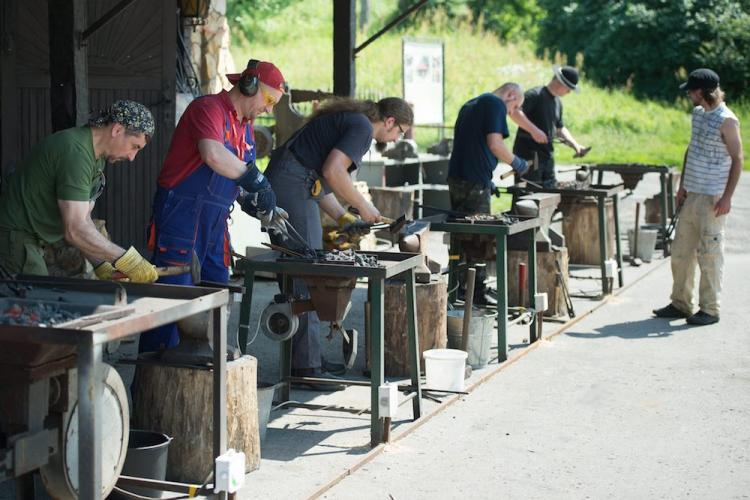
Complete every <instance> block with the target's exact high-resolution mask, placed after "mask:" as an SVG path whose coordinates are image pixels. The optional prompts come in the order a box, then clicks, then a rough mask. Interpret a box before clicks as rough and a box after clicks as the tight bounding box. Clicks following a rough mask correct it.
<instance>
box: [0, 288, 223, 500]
mask: <svg viewBox="0 0 750 500" xmlns="http://www.w3.org/2000/svg"><path fill="white" fill-rule="evenodd" d="M14 283H15V284H16V285H21V286H25V287H28V291H27V292H26V298H28V299H36V300H52V301H55V302H57V303H59V304H60V306H61V307H63V306H64V305H65V304H101V303H102V300H103V297H105V296H106V295H107V294H109V295H112V293H113V291H114V293H115V294H117V289H119V290H124V292H125V295H126V297H127V302H126V304H124V305H127V306H128V307H130V308H132V309H133V311H132V312H129V313H128V314H127V315H124V316H122V317H116V318H115V319H111V320H103V321H100V322H96V323H94V324H91V325H86V326H84V327H82V328H80V329H64V328H54V327H49V328H43V327H34V326H0V346H2V347H3V348H6V349H14V348H16V346H19V344H20V345H21V347H23V345H24V344H37V345H43V346H48V347H49V348H54V347H55V346H71V347H74V348H75V354H76V357H77V362H76V363H77V368H78V428H79V429H87V432H79V433H78V464H77V471H78V475H79V481H78V485H79V498H87V499H88V498H91V499H97V498H101V491H102V478H101V476H102V465H101V464H102V450H101V446H100V443H102V442H104V441H103V439H102V438H103V436H102V420H101V401H100V398H99V397H91V395H93V394H102V391H103V387H102V381H101V379H100V377H99V376H98V375H97V374H98V373H99V372H100V371H101V365H102V363H103V361H102V349H103V346H104V344H106V343H107V342H113V341H116V340H121V339H125V338H128V337H132V336H134V335H136V334H138V333H140V332H143V331H146V330H149V329H151V328H155V327H158V326H161V325H165V324H168V323H173V322H175V321H177V320H180V319H183V318H186V317H189V316H193V315H195V314H199V313H204V312H207V311H210V312H211V314H212V316H213V332H212V333H213V345H214V360H213V389H214V396H213V418H214V432H213V455H214V458H215V457H218V456H219V455H221V454H223V453H224V452H225V451H226V449H227V429H226V420H227V401H226V383H225V382H226V354H225V353H226V345H227V337H226V314H225V313H224V310H225V308H226V307H227V303H228V301H229V292H228V291H227V290H216V289H213V288H210V289H209V288H199V287H186V286H174V285H146V284H135V283H123V284H116V283H112V282H101V281H92V280H82V279H72V278H53V277H46V276H44V277H38V276H22V277H19V278H18V279H17V280H15V281H14ZM82 319H85V317H84V318H82ZM3 368H7V367H2V366H0V373H2V372H3ZM71 472H72V473H74V472H73V471H71ZM120 481H121V484H122V483H125V482H126V481H123V480H122V479H121V480H120ZM153 483H154V484H155V483H156V482H153ZM164 484H165V485H166V484H167V483H164ZM152 486H153V484H152ZM219 497H220V498H226V493H221V494H219Z"/></svg>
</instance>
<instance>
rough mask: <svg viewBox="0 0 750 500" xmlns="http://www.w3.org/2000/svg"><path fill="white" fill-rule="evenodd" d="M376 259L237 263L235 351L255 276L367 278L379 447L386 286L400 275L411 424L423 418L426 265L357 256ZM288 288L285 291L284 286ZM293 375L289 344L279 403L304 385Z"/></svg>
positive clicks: (411, 259)
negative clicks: (421, 327)
mask: <svg viewBox="0 0 750 500" xmlns="http://www.w3.org/2000/svg"><path fill="white" fill-rule="evenodd" d="M358 253H361V254H367V255H374V256H376V257H377V258H378V261H379V262H380V263H381V264H383V266H384V267H365V266H354V265H346V264H336V263H317V262H316V263H310V262H295V261H278V260H277V259H278V258H279V257H280V254H279V253H278V252H268V253H265V254H261V255H258V256H254V257H250V258H247V259H243V260H240V262H239V263H238V267H239V268H240V269H241V270H242V271H244V273H245V293H244V294H243V296H242V303H241V305H240V326H239V345H240V349H241V350H242V351H243V353H244V351H245V350H246V348H247V337H248V333H249V328H250V326H249V323H250V310H251V307H252V301H253V284H254V283H255V273H257V272H263V271H265V272H271V273H276V274H278V275H283V276H284V277H285V278H286V279H287V280H286V281H288V279H290V278H297V277H299V276H328V277H337V278H365V279H367V297H368V299H367V300H368V301H369V303H370V305H371V306H370V307H371V311H372V313H371V317H370V325H369V328H370V343H369V345H368V349H370V365H371V370H370V371H371V373H370V383H369V385H370V412H371V419H370V443H371V445H372V446H373V447H374V446H377V445H378V444H380V443H381V442H382V440H383V427H382V423H381V422H380V413H379V408H378V387H379V386H380V385H382V384H383V383H384V382H385V375H384V353H383V343H384V331H383V326H384V323H383V322H384V311H383V301H384V294H385V280H386V279H388V278H392V277H395V276H398V275H403V276H404V277H405V278H406V318H407V324H408V344H409V346H408V348H409V360H410V361H411V362H410V365H411V366H410V375H411V385H412V388H414V389H415V390H414V391H413V392H412V393H411V394H409V395H408V396H407V397H411V399H412V410H413V416H414V420H417V419H418V418H419V417H420V416H421V401H422V389H421V385H420V379H419V366H420V364H419V356H420V353H419V336H418V335H417V311H416V292H415V286H414V283H415V280H414V268H415V267H416V266H417V265H419V263H420V262H421V261H422V260H423V259H424V257H423V256H422V255H419V254H407V253H390V252H358ZM287 286H289V285H287ZM291 372H292V340H291V339H289V340H286V341H284V342H282V343H281V377H282V380H281V382H282V384H283V385H282V399H283V400H284V401H289V387H290V384H291V382H292V380H294V381H302V380H303V379H304V377H294V378H292V377H291ZM336 382H338V383H342V384H349V385H362V384H366V382H359V381H347V380H339V379H337V380H336Z"/></svg>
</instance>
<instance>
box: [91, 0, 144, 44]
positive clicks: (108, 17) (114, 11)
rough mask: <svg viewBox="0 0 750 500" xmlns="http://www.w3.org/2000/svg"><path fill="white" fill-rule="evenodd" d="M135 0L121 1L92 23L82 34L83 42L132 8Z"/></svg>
mask: <svg viewBox="0 0 750 500" xmlns="http://www.w3.org/2000/svg"><path fill="white" fill-rule="evenodd" d="M134 2H135V0H121V1H120V3H118V4H117V5H115V6H114V7H112V8H111V9H109V10H108V11H107V12H106V13H105V14H104V15H103V16H102V17H100V18H99V19H97V20H96V21H94V22H93V23H91V26H89V27H88V28H86V29H85V30H84V31H83V33H81V42H85V41H86V40H87V39H88V38H89V37H90V36H91V35H93V34H94V33H96V32H97V31H98V30H99V29H101V28H103V27H104V26H105V25H106V24H107V23H109V22H110V21H112V20H113V19H114V18H115V17H117V16H118V15H119V14H120V13H121V12H122V11H124V10H125V9H127V8H128V7H130V5H132V4H133V3H134Z"/></svg>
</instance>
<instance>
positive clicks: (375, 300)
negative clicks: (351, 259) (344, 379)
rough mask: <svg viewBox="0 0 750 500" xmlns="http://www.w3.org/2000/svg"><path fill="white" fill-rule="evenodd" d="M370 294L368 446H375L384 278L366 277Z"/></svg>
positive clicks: (378, 436)
mask: <svg viewBox="0 0 750 500" xmlns="http://www.w3.org/2000/svg"><path fill="white" fill-rule="evenodd" d="M367 285H368V286H367V288H368V294H369V296H370V304H371V310H372V313H371V315H370V316H371V317H370V340H371V342H370V446H372V447H375V446H377V445H379V444H380V443H381V442H382V441H383V428H382V425H381V423H380V409H379V406H378V388H379V387H380V386H381V385H383V382H385V376H384V374H383V364H384V357H383V339H384V332H383V321H384V318H383V298H384V297H383V295H384V280H382V279H375V278H372V279H368V283H367Z"/></svg>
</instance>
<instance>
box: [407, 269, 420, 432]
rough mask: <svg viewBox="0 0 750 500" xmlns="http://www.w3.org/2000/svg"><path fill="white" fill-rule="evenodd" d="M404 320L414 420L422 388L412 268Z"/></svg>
mask: <svg viewBox="0 0 750 500" xmlns="http://www.w3.org/2000/svg"><path fill="white" fill-rule="evenodd" d="M406 319H407V324H408V328H409V329H408V339H409V367H410V374H411V385H412V387H415V390H416V393H417V394H416V396H415V397H414V398H413V399H412V414H413V415H414V420H417V419H418V418H419V417H421V416H422V386H421V385H420V384H419V357H420V353H419V330H418V327H417V291H416V289H415V286H414V268H412V269H409V271H408V272H407V273H406Z"/></svg>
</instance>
